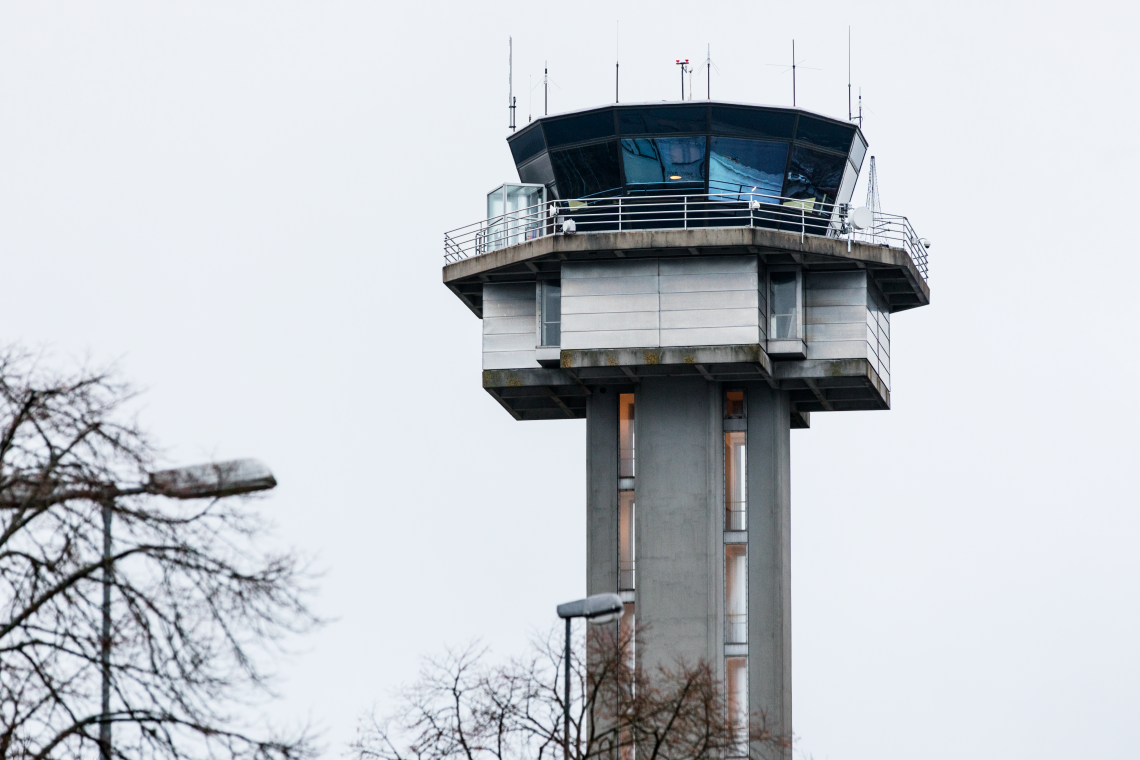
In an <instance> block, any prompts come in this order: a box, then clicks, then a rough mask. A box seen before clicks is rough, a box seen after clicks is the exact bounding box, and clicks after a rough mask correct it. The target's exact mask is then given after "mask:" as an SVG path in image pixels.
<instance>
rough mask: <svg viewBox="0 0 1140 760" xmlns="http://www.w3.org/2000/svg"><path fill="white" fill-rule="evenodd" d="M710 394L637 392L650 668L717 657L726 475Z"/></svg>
mask: <svg viewBox="0 0 1140 760" xmlns="http://www.w3.org/2000/svg"><path fill="white" fill-rule="evenodd" d="M712 388H715V386H711V385H710V384H709V383H708V382H707V381H705V380H703V379H701V378H695V379H681V378H676V379H655V380H646V381H644V382H643V383H641V385H640V387H639V389H638V394H637V412H636V419H637V528H636V533H637V536H636V556H637V560H636V561H637V622H638V627H639V628H641V629H643V630H644V629H646V628H648V630H649V633H648V637H647V639H646V642H645V646H644V647H643V649H642V651H641V652H639V657H641V658H642V664H643V665H644V666H646V667H650V668H652V667H655V666H656V665H657V664H658V663H671V662H672V661H673V660H675V659H678V658H680V659H685V660H687V661H689V662H690V663H693V662H696V661H697V660H700V659H706V660H708V659H711V658H710V649H711V650H712V651H716V648H715V647H711V646H710V644H711V643H712V641H713V639H714V637H715V635H716V630H717V623H718V619H717V618H718V616H717V597H718V596H719V595H718V594H715V593H713V594H710V589H715V588H716V587H717V586H718V578H717V577H716V574H714V568H715V567H716V565H717V560H716V558H715V557H711V556H710V546H715V545H716V544H715V541H713V540H710V539H712V535H713V533H714V531H713V530H712V525H713V518H712V514H713V511H714V507H713V504H712V501H713V495H714V493H716V491H717V489H716V487H715V481H716V480H718V479H719V478H720V473H719V471H718V472H717V473H715V474H714V473H713V472H712V471H711V467H710V456H709V452H710V443H712V441H710V435H709V430H710V422H711V420H710V416H711V415H710V403H709V397H710V393H712V392H714V391H713V390H712ZM718 421H719V420H718ZM716 537H717V538H719V533H716ZM714 662H715V661H714Z"/></svg>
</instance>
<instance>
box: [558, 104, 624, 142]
mask: <svg viewBox="0 0 1140 760" xmlns="http://www.w3.org/2000/svg"><path fill="white" fill-rule="evenodd" d="M542 128H543V129H545V130H546V143H547V145H549V146H550V147H551V148H554V147H557V146H559V145H569V144H570V143H580V142H586V141H588V140H597V139H598V138H600V137H613V136H614V113H613V111H610V110H608V109H607V110H605V111H594V112H592V113H584V114H581V115H579V116H569V117H567V118H565V119H555V120H554V121H549V122H544V123H543V125H542Z"/></svg>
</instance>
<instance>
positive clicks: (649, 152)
mask: <svg viewBox="0 0 1140 760" xmlns="http://www.w3.org/2000/svg"><path fill="white" fill-rule="evenodd" d="M621 155H622V162H623V165H624V167H625V184H626V186H627V187H631V188H632V186H634V185H642V186H645V185H659V186H661V185H664V186H667V185H670V184H683V183H692V182H701V183H703V182H704V179H705V138H703V137H643V138H640V139H634V140H622V141H621Z"/></svg>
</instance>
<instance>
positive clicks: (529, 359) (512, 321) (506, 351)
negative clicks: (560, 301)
mask: <svg viewBox="0 0 1140 760" xmlns="http://www.w3.org/2000/svg"><path fill="white" fill-rule="evenodd" d="M537 320H538V317H537V305H536V303H535V289H534V283H523V284H518V285H514V284H510V285H503V284H491V283H488V284H487V285H484V286H483V369H519V368H524V367H538V366H539V364H538V362H537V361H536V360H535V356H534V346H535V342H536V330H537V326H538V321H537Z"/></svg>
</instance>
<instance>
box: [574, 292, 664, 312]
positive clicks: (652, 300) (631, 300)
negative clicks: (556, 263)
mask: <svg viewBox="0 0 1140 760" xmlns="http://www.w3.org/2000/svg"><path fill="white" fill-rule="evenodd" d="M657 299H658V296H657V294H656V293H636V294H628V293H626V294H622V295H612V296H574V297H572V298H567V297H566V294H565V291H564V292H563V295H562V318H563V319H565V318H566V315H568V314H604V313H607V312H621V311H657Z"/></svg>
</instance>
